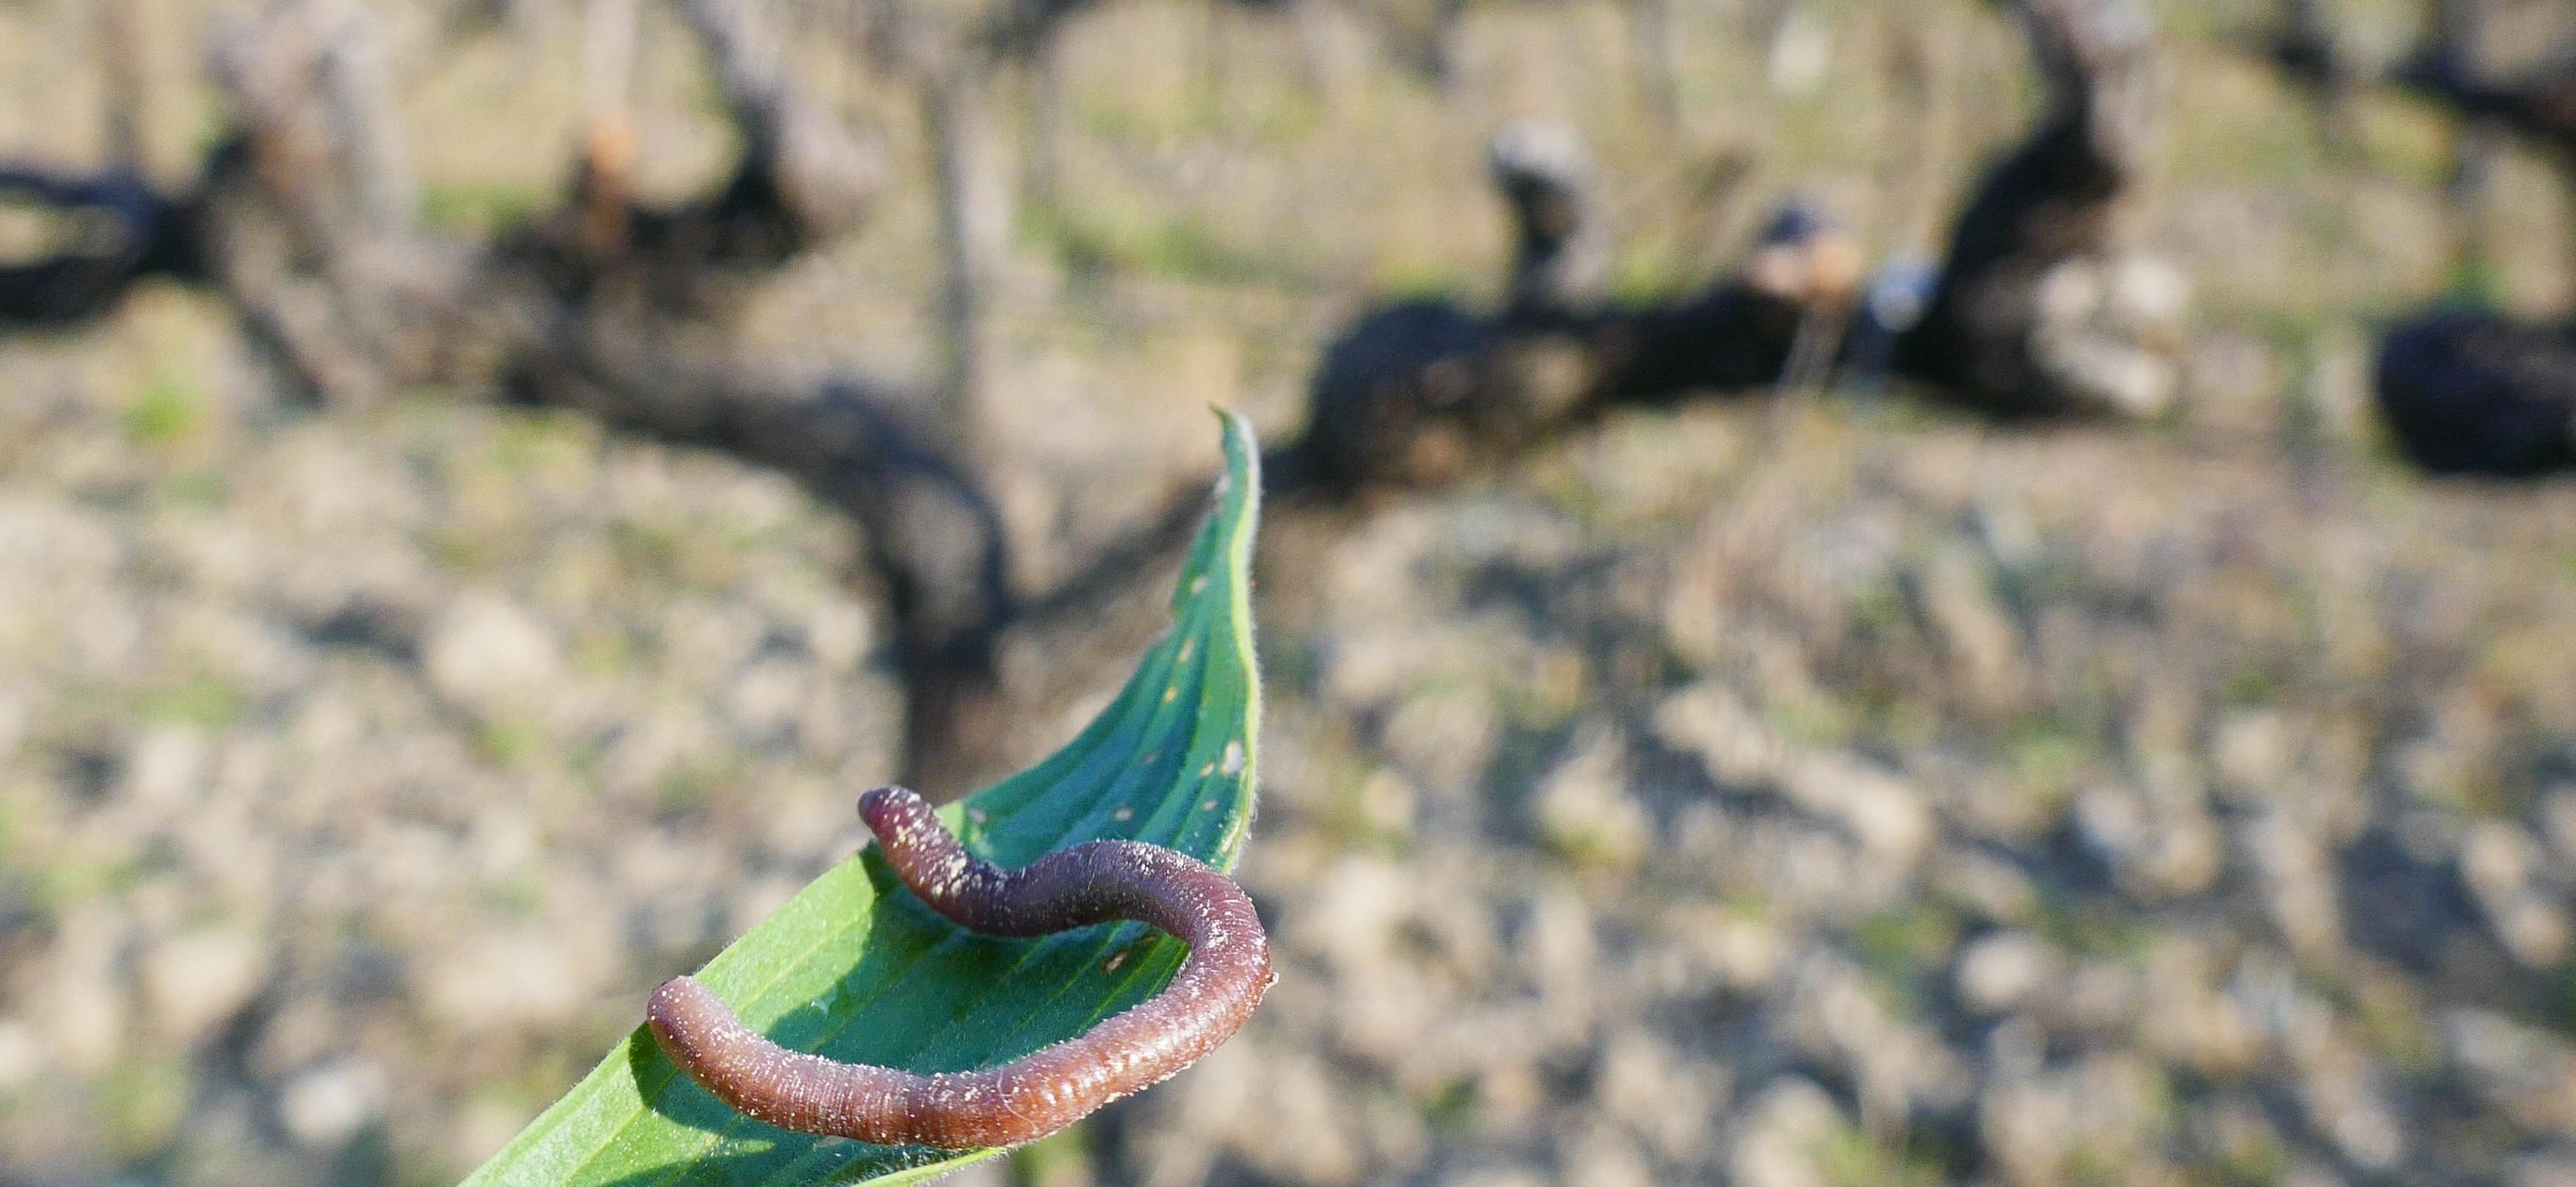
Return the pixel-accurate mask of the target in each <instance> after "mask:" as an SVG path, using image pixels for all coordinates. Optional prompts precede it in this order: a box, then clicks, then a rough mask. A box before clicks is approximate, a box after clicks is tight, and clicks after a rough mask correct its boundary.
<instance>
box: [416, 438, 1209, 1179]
mask: <svg viewBox="0 0 2576 1187" xmlns="http://www.w3.org/2000/svg"><path fill="white" fill-rule="evenodd" d="M1218 417H1219V419H1220V421H1221V422H1222V423H1223V426H1224V445H1225V458H1226V468H1225V472H1224V473H1223V474H1222V475H1221V476H1220V477H1219V479H1218V482H1217V491H1216V496H1217V497H1216V508H1215V510H1214V512H1213V513H1212V514H1211V515H1210V516H1209V519H1208V522H1207V525H1206V526H1205V527H1204V528H1202V529H1201V531H1200V533H1199V535H1198V537H1197V539H1196V540H1195V541H1194V542H1193V543H1192V545H1191V548H1190V551H1189V553H1188V556H1187V559H1186V560H1185V561H1184V562H1183V565H1182V569H1181V576H1180V580H1179V582H1178V583H1177V588H1176V589H1175V591H1174V593H1173V597H1172V601H1171V605H1172V610H1173V619H1174V621H1173V626H1172V628H1171V630H1170V631H1168V632H1167V633H1166V634H1165V636H1164V637H1163V639H1162V640H1161V641H1160V642H1159V643H1158V644H1157V645H1156V646H1155V647H1154V648H1153V649H1152V650H1151V651H1150V652H1148V653H1147V654H1146V656H1145V657H1144V659H1143V660H1142V661H1140V662H1139V664H1138V666H1137V669H1136V672H1135V673H1134V675H1132V676H1131V677H1130V678H1129V680H1128V682H1127V684H1126V685H1125V686H1124V687H1123V688H1122V689H1121V690H1120V692H1119V694H1118V696H1117V697H1116V698H1115V699H1113V700H1112V701H1111V702H1110V703H1109V705H1108V706H1107V707H1106V708H1104V709H1102V710H1101V712H1100V714H1099V715H1098V716H1097V717H1096V718H1094V720H1093V721H1092V722H1091V723H1090V724H1089V725H1087V726H1085V727H1084V728H1083V729H1082V730H1081V731H1079V732H1078V733H1077V734H1076V736H1075V737H1074V739H1073V740H1072V741H1070V742H1068V743H1066V744H1065V746H1064V747H1063V748H1062V749H1059V750H1058V751H1057V752H1056V753H1055V754H1053V755H1051V756H1049V757H1048V758H1046V759H1044V760H1042V761H1040V762H1039V763H1037V764H1036V765H1034V766H1032V767H1031V768H1029V769H1028V770H1026V771H1023V772H1021V773H1020V774H1018V775H1014V776H1012V777H1011V778H1009V779H1005V780H1003V781H1002V782H1001V783H998V784H996V785H994V786H993V787H991V788H987V789H985V790H984V791H981V792H978V793H977V794H975V795H973V796H970V797H968V798H967V799H966V800H964V801H961V802H959V803H956V804H951V805H949V806H948V807H947V808H944V809H942V810H941V814H942V816H943V817H944V818H945V819H946V820H947V821H948V823H949V825H950V827H951V828H956V829H959V831H960V834H961V835H963V836H965V837H966V838H967V843H968V845H969V846H970V847H972V848H974V849H976V850H978V851H979V852H980V853H982V855H983V856H985V857H987V858H990V859H992V860H994V861H996V862H999V863H1001V864H1004V865H1012V866H1016V865H1023V864H1026V863H1027V862H1028V861H1030V860H1032V859H1034V858H1036V857H1038V856H1039V855H1041V854H1043V853H1046V852H1049V851H1052V850H1055V849H1059V848H1062V847H1064V846H1066V845H1071V844H1077V843H1079V842H1082V841H1087V840H1094V839H1099V838H1102V837H1132V838H1135V839H1139V840H1146V841H1153V842H1155V843H1158V844H1163V845H1168V846H1170V847H1172V848H1175V849H1179V850H1181V851H1182V852H1184V853H1188V854H1191V855H1192V856H1195V857H1198V858H1200V859H1201V860H1204V861H1207V862H1209V863H1210V864H1212V865H1215V866H1216V867H1217V868H1219V869H1231V868H1232V866H1233V864H1234V861H1235V859H1236V858H1237V857H1238V856H1239V855H1240V852H1241V849H1242V844H1243V838H1244V836H1245V834H1246V831H1247V830H1248V828H1249V827H1250V824H1251V817H1252V803H1253V775H1254V761H1255V758H1256V750H1257V740H1258V738H1259V726H1260V675H1259V669H1258V666H1257V664H1256V663H1255V660H1254V653H1253V649H1252V614H1251V595H1250V586H1251V556H1252V538H1253V532H1254V528H1255V524H1256V522H1257V519H1258V516H1259V498H1260V480H1259V468H1258V467H1259V462H1258V458H1259V456H1260V452H1259V449H1258V447H1257V445H1256V443H1255V442H1254V440H1253V437H1252V431H1251V428H1250V426H1249V424H1247V423H1246V422H1245V421H1243V420H1242V419H1241V418H1239V417H1236V416H1233V415H1232V414H1229V413H1224V412H1220V413H1219V414H1218ZM1183 952H1184V948H1183V946H1182V945H1181V944H1180V942H1179V941H1177V940H1174V939H1172V938H1171V937H1169V936H1164V935H1161V934H1159V933H1156V932H1153V931H1151V930H1150V929H1146V928H1144V927H1142V926H1141V925H1136V924H1114V925H1104V926H1102V927H1095V928H1085V929H1080V930H1077V931H1072V932H1064V933H1059V934H1057V935H1053V936H1048V937H1045V938H1043V939H1039V940H1034V941H1013V940H1000V939H994V938H991V937H984V936H976V935H973V934H970V933H967V932H964V931H962V930H960V929H958V928H956V927H955V926H954V925H952V924H949V923H948V922H947V921H946V920H944V919H941V918H939V917H938V916H937V915H934V914H932V913H931V912H930V910H929V909H928V908H927V907H924V906H922V905H921V903H920V902H919V901H917V900H915V899H913V898H912V897H911V896H910V894H909V893H908V892H906V891H904V890H903V889H902V888H901V886H900V885H898V884H897V883H896V882H895V880H894V878H893V876H892V874H891V873H889V872H888V871H887V870H886V868H885V866H884V864H883V862H882V861H880V860H879V859H878V858H877V856H876V855H875V853H874V851H873V850H870V851H868V852H866V853H863V854H861V855H860V856H857V857H853V858H851V859H850V860H848V861H845V862H843V863H841V864H840V865H838V866H835V867H833V868H832V869H831V870H828V871H826V872H825V873H824V874H823V875H822V876H820V877H818V878H816V879H815V880H814V881H813V882H811V883H809V884H807V886H806V887H805V888H804V889H803V890H801V891H799V892H798V893H797V894H796V895H795V896H794V897H793V898H791V899H790V900H789V901H788V902H787V903H786V904H785V905H783V906H781V907H779V908H778V910H776V911H775V912H773V913H771V915H770V916H769V917H768V918H767V919H765V920H763V921H762V922H761V923H759V924H758V925H756V926H754V927H753V928H752V929H751V930H750V931H749V932H747V933H745V934H744V935H743V937H742V938H741V939H738V940H736V941H735V942H734V943H733V944H732V945H730V946H728V947H727V948H726V949H725V950H724V951H723V952H721V953H719V954H717V956H716V958H715V959H714V960H712V961H710V962H709V963H708V965H707V967H706V968H705V969H704V970H702V971H701V972H700V974H699V978H700V980H702V981H704V982H705V983H706V984H707V986H708V987H709V988H710V989H713V990H714V991H715V992H716V994H717V996H719V997H721V998H723V999H724V1000H725V1001H727V1002H728V1003H731V1004H732V1005H733V1007H734V1008H735V1010H736V1011H737V1012H738V1013H739V1014H741V1016H742V1018H743V1020H744V1022H746V1023H748V1024H749V1025H751V1026H752V1027H753V1028H754V1029H756V1030H759V1031H761V1032H762V1033H765V1034H767V1035H769V1036H770V1037H771V1038H773V1039H775V1040H776V1041H778V1042H779V1043H781V1044H782V1045H785V1046H788V1047H791V1048H794V1049H797V1050H804V1051H820V1052H821V1053H823V1054H826V1055H829V1056H831V1057H833V1058H836V1059H844V1060H852V1061H860V1062H870V1063H885V1064H890V1065H893V1066H897V1067H905V1068H911V1069H914V1070H917V1071H925V1072H928V1071H948V1070H958V1069H962V1068H968V1067H981V1066H990V1065H991V1064H995V1063H1000V1062H1003V1061H1005V1060H1008V1059H1012V1058H1016V1057H1018V1056H1019V1055H1022V1054H1026V1053H1027V1052H1029V1051H1032V1050H1035V1049H1037V1048H1039V1047H1042V1046H1045V1045H1047V1044H1049V1043H1053V1042H1057V1041H1060V1040H1062V1039H1065V1038H1069V1037H1072V1036H1073V1035H1075V1034H1078V1033H1080V1032H1081V1031H1083V1030H1086V1029H1088V1028H1089V1027H1090V1025H1091V1024H1092V1023H1094V1022H1096V1021H1098V1020H1099V1019H1101V1018H1104V1017H1107V1016H1108V1015H1109V1014H1112V1013H1115V1012H1117V1011H1119V1010H1123V1009H1125V1008H1127V1007H1128V1006H1130V1005H1133V1004H1135V1003H1136V1002H1138V1001H1141V1000H1143V999H1144V998H1146V997H1148V996H1150V995H1151V994H1152V993H1154V992H1155V991H1157V990H1159V989H1160V988H1161V987H1162V985H1163V983H1164V982H1165V981H1167V980H1169V978H1170V976H1171V974H1172V972H1173V971H1174V970H1175V969H1177V968H1178V965H1179V962H1180V957H1181V956H1182V954H1183ZM639 1012H640V1009H639ZM994 1153H997V1151H989V1150H986V1151H966V1152H942V1151H928V1150H922V1149H920V1148H917V1147H915V1148H902V1149H896V1148H888V1147H880V1146H870V1145H865V1144H863V1143H856V1142H848V1141H842V1140H839V1139H825V1138H816V1137H812V1136H810V1135H806V1134H796V1133H790V1132H787V1131H784V1130H779V1129H776V1128H773V1127H771V1126H767V1125H764V1124H762V1123H760V1122H756V1121H752V1120H750V1119H749V1118H746V1117H743V1116H741V1115H739V1114H736V1113H734V1112H733V1111H732V1110H730V1109H728V1108H726V1107H725V1106H724V1105H723V1104H722V1103H721V1102H718V1101H716V1100H715V1099H714V1098H713V1097H712V1096H709V1095H707V1094H706V1093H705V1092H704V1090H702V1089H700V1088H698V1086H697V1085H695V1084H693V1083H690V1082H689V1081H688V1080H687V1079H686V1078H685V1077H683V1076H681V1075H680V1073H679V1072H678V1070H677V1069H676V1068H674V1067H673V1066H672V1065H671V1064H670V1062H669V1060H667V1059H666V1058H664V1057H663V1055H662V1053H661V1051H660V1049H659V1048H658V1047H656V1046H655V1045H654V1043H653V1041H652V1039H651V1037H650V1036H649V1035H647V1034H646V1033H645V1032H644V1031H643V1030H642V1029H641V1028H638V1029H637V1030H636V1031H635V1032H634V1033H633V1034H630V1035H629V1036H628V1037H627V1039H626V1040H625V1041H624V1042H623V1043H621V1044H620V1045H619V1046H618V1047H617V1048H616V1049H615V1050H612V1051H611V1052H610V1053H609V1055H608V1056H607V1057H606V1058H605V1059H603V1060H602V1061H601V1062H600V1064H599V1065H598V1066H597V1067H595V1068H593V1069H592V1070H591V1072H590V1073H589V1074H588V1075H587V1076H585V1077H583V1079H582V1080H581V1081H580V1082H579V1083H578V1084H576V1085H575V1086H574V1087H573V1088H572V1090H571V1091H569V1092H567V1093H565V1094H564V1096H563V1097H562V1098H560V1099H559V1100H557V1101H556V1102H555V1103H554V1105H553V1106H551V1107H549V1108H548V1109H547V1110H546V1111H545V1112H544V1113H543V1114H541V1115H540V1116H538V1118H537V1119H536V1120H535V1121H532V1122H530V1123H529V1125H528V1127H527V1128H526V1129H525V1130H523V1131H522V1132H521V1133H520V1134H519V1136H518V1137H516V1138H514V1139H513V1140H512V1141H511V1142H510V1143H509V1144H508V1145H507V1146H505V1147H503V1148H502V1150H501V1152H500V1153H498V1154H496V1155H494V1156H493V1158H492V1159H491V1160H490V1161H488V1162H486V1163H485V1164H484V1165H483V1166H482V1167H481V1168H480V1169H478V1170H477V1171H475V1172H474V1174H473V1175H471V1176H469V1177H468V1178H467V1179H466V1181H465V1185H464V1187H785V1185H787V1184H790V1183H794V1184H808V1183H817V1182H830V1183H870V1184H881V1185H886V1187H892V1185H894V1184H899V1183H911V1182H919V1181H923V1180H926V1179H928V1178H933V1177H936V1176H937V1175H939V1174H941V1173H944V1172H946V1171H948V1170H952V1169H955V1168H956V1167H958V1166H962V1165H964V1164H965V1163H968V1162H973V1161H976V1160H979V1159H982V1158H987V1157H991V1156H992V1155H993V1154H994Z"/></svg>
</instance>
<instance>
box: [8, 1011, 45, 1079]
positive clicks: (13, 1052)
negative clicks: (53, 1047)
mask: <svg viewBox="0 0 2576 1187" xmlns="http://www.w3.org/2000/svg"><path fill="white" fill-rule="evenodd" d="M44 1070H45V1048H44V1042H43V1041H42V1040H41V1039H39V1038H37V1037H36V1028H35V1027H34V1026H32V1025H29V1024H28V1023H27V1022H26V1021H25V1020H23V1019H18V1018H5V1017H0V1094H6V1093H10V1092H15V1091H17V1090H18V1089H20V1088H24V1087H26V1086H27V1085H29V1084H32V1083H34V1082H35V1080H36V1077H37V1076H38V1075H39V1074H41V1073H42V1072H43V1071H44Z"/></svg>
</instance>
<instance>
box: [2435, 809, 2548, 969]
mask: <svg viewBox="0 0 2576 1187" xmlns="http://www.w3.org/2000/svg"><path fill="white" fill-rule="evenodd" d="M2541 856H2542V852H2541V848H2540V843H2539V842H2538V841H2535V840H2533V839H2532V837H2531V835H2530V834H2529V833H2526V832H2524V831H2522V829H2520V828H2518V827H2516V826H2514V825H2511V824H2508V823H2505V822H2504V821H2500V820H2482V821H2479V822H2477V823H2476V824H2473V825H2471V826H2470V827H2469V833H2468V836H2467V838H2466V839H2464V840H2463V841H2462V842H2461V844H2460V876H2461V879H2462V880H2463V881H2465V882H2467V883H2468V885H2469V890H2470V893H2472V894H2474V895H2476V896H2477V900H2478V907H2479V909H2480V910H2481V911H2483V912H2484V913H2485V915H2486V918H2487V926H2488V928H2489V930H2491V931H2492V932H2493V933H2494V934H2495V937H2496V940H2497V941H2498V942H2499V943H2502V944H2503V945H2504V948H2505V951H2507V952H2509V953H2512V954H2513V958H2514V959H2515V960H2516V961H2519V962H2520V963H2521V964H2522V966H2523V967H2525V968H2529V969H2553V968H2556V967H2558V964H2559V962H2560V961H2561V960H2562V959H2564V958H2565V956H2566V955H2567V947H2568V938H2569V937H2568V924H2567V919H2566V915H2565V913H2564V911H2563V910H2562V909H2561V908H2560V906H2559V905H2557V904H2555V903H2553V902H2551V901H2550V899H2549V898H2548V897H2547V896H2545V895H2543V894H2542V893H2541V891H2540V889H2539V888H2538V887H2537V886H2535V885H2533V878H2534V876H2535V875H2536V873H2537V872H2538V870H2539V867H2540V862H2541Z"/></svg>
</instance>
